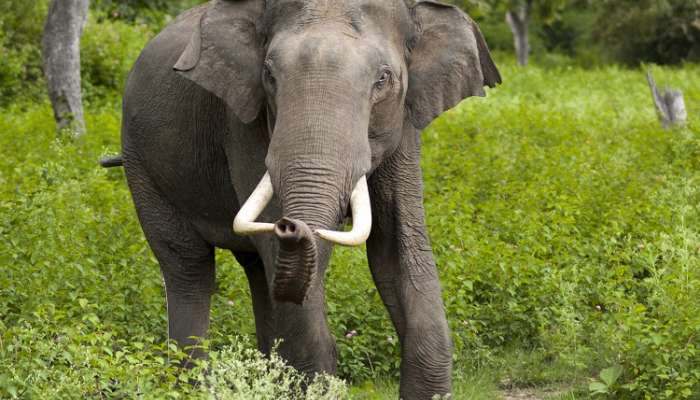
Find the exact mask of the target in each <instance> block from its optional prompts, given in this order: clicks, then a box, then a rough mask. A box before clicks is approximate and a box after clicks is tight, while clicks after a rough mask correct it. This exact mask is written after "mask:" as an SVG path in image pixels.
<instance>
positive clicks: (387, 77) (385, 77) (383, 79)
mask: <svg viewBox="0 0 700 400" xmlns="http://www.w3.org/2000/svg"><path fill="white" fill-rule="evenodd" d="M390 81H391V71H389V70H384V72H382V75H381V76H380V77H379V80H378V81H377V82H376V83H375V84H374V87H375V88H377V89H383V88H384V86H386V84H387V83H388V82H390Z"/></svg>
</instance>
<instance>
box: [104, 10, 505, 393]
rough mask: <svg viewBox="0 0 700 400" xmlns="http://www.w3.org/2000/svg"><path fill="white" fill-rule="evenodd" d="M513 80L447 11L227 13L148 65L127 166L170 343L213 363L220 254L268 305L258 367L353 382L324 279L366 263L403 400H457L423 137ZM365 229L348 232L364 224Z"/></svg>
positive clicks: (175, 39)
mask: <svg viewBox="0 0 700 400" xmlns="http://www.w3.org/2000/svg"><path fill="white" fill-rule="evenodd" d="M499 83H501V76H500V74H499V71H498V69H497V68H496V66H495V64H494V62H493V60H492V58H491V55H490V53H489V49H488V46H487V44H486V41H485V39H484V37H483V35H482V33H481V32H480V30H479V27H478V26H477V24H476V23H475V22H474V21H473V20H472V19H470V17H468V16H467V15H466V14H465V13H464V12H462V11H461V10H460V9H458V8H456V7H453V6H449V5H444V4H441V3H438V2H433V1H420V2H417V3H415V4H407V3H406V1H405V0H381V1H378V0H332V1H329V0H303V1H301V0H213V1H210V2H208V3H205V4H203V5H200V6H197V7H195V8H192V9H190V10H188V11H185V12H184V13H183V14H181V15H180V16H178V17H177V18H176V19H175V20H173V21H172V22H171V23H170V24H169V25H168V26H167V27H165V28H164V30H162V31H161V32H160V33H159V34H158V35H157V36H156V37H155V38H153V39H152V40H151V41H150V42H149V43H148V44H147V45H146V47H145V48H144V50H143V51H142V53H141V55H140V56H139V58H138V59H137V61H136V62H135V64H134V66H133V68H132V70H131V72H130V73H129V76H128V79H127V82H126V86H125V91H124V96H123V119H122V134H121V140H122V153H121V156H119V157H118V158H115V159H109V160H106V161H105V162H104V165H105V166H116V165H122V166H123V167H124V170H125V175H126V180H127V184H128V187H129V190H130V192H131V197H132V199H133V202H134V205H135V209H136V213H137V216H138V219H139V222H140V224H141V226H142V229H143V232H144V234H145V237H146V240H147V242H148V244H149V246H150V247H151V249H152V251H153V253H154V254H155V257H156V259H157V261H158V263H159V264H160V269H161V272H162V275H163V280H164V283H165V294H166V302H167V314H168V335H169V337H170V338H172V339H173V340H175V341H176V342H177V343H178V345H179V346H182V348H189V349H192V348H195V350H190V351H191V353H190V356H191V357H193V358H198V357H206V354H205V353H204V352H203V351H202V350H198V349H196V347H197V346H193V345H195V344H197V343H198V342H197V340H198V339H196V338H203V337H206V334H207V330H208V328H209V312H210V302H211V296H212V294H213V293H214V292H215V289H216V283H215V260H214V254H215V253H214V250H215V248H222V249H228V250H230V251H231V252H232V253H233V255H234V256H235V258H236V260H237V261H238V263H239V264H240V265H241V266H242V268H243V270H244V272H245V274H246V277H247V279H248V283H249V287H250V292H251V296H252V306H253V314H254V317H255V328H256V337H257V346H258V349H259V350H260V351H261V352H263V353H265V354H269V353H270V352H271V350H272V347H273V346H274V343H275V342H276V341H277V340H281V344H280V345H279V347H278V349H277V351H278V352H279V354H280V355H281V356H282V357H283V358H284V359H285V360H286V361H287V362H288V363H289V364H290V365H292V366H293V367H295V368H296V369H298V370H299V371H301V372H303V373H305V374H309V375H313V374H315V373H329V374H333V373H335V372H336V362H337V353H336V347H335V341H334V339H333V337H332V335H331V333H330V330H329V327H328V323H327V317H326V305H325V293H324V274H325V271H326V269H327V267H328V264H329V258H330V256H331V252H332V249H333V246H334V245H335V244H339V245H344V246H360V245H363V244H366V252H367V258H368V263H369V267H370V270H371V273H372V277H373V279H374V282H375V284H376V287H377V289H378V291H379V295H380V297H381V299H382V301H383V302H384V304H385V305H386V308H387V310H388V313H389V316H390V318H391V320H392V322H393V325H394V327H395V329H396V331H397V334H398V337H399V340H400V343H401V349H402V351H401V367H400V372H401V379H400V396H401V398H403V399H406V400H411V399H428V398H432V396H433V395H435V394H439V395H443V394H447V393H450V391H451V384H452V383H451V370H452V342H451V337H450V330H449V327H448V323H447V318H446V313H445V309H444V305H443V302H442V292H441V286H440V282H439V280H438V273H437V268H436V264H435V261H434V257H433V253H432V249H431V245H430V242H429V238H428V232H427V228H426V221H425V212H424V206H423V182H422V172H421V167H420V156H421V132H422V131H423V129H424V128H426V127H427V126H428V124H430V122H431V121H432V120H434V119H435V118H436V117H437V116H439V115H440V114H441V113H443V112H444V111H445V110H447V109H449V108H452V107H454V106H455V105H457V104H458V103H459V102H460V101H462V100H463V99H465V98H467V97H470V96H485V90H484V88H485V87H495V86H496V85H497V84H499ZM350 219H351V220H352V225H351V228H348V229H349V230H346V231H344V230H343V227H344V224H345V223H346V222H349V221H350Z"/></svg>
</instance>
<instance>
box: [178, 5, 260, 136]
mask: <svg viewBox="0 0 700 400" xmlns="http://www.w3.org/2000/svg"><path fill="white" fill-rule="evenodd" d="M264 7H265V2H264V1H263V0H215V1H214V2H212V3H211V5H210V6H209V9H208V10H207V11H206V12H205V13H204V14H203V15H202V17H201V20H200V21H199V25H198V27H197V28H196V29H195V31H194V33H193V34H192V37H191V38H190V42H189V44H188V45H187V47H186V48H185V50H184V52H183V53H182V55H181V56H180V59H179V60H178V61H177V63H176V64H175V66H174V67H173V68H174V69H175V71H178V73H179V74H180V75H182V76H184V77H185V78H187V79H190V80H191V81H193V82H195V83H197V84H198V85H199V86H201V87H203V88H204V89H206V90H208V91H209V92H211V93H213V94H214V95H216V96H217V97H219V98H221V99H222V100H224V101H225V102H226V104H227V105H228V106H229V107H231V109H232V110H233V111H234V112H235V113H236V115H237V116H238V118H239V119H240V120H241V121H243V122H244V123H249V122H251V121H253V120H254V119H255V118H256V117H257V115H258V112H259V111H260V108H261V106H262V103H263V100H264V91H263V87H262V82H261V79H260V74H261V68H262V57H263V56H262V45H261V40H260V38H259V35H258V29H257V24H258V21H259V19H260V18H261V16H262V14H263V11H264Z"/></svg>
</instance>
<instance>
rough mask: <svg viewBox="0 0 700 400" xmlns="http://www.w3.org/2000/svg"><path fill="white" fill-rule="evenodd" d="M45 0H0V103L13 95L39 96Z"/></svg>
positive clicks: (30, 98)
mask: <svg viewBox="0 0 700 400" xmlns="http://www.w3.org/2000/svg"><path fill="white" fill-rule="evenodd" d="M47 10H48V1H47V0H36V1H10V0H0V54H2V59H3V62H2V68H0V106H5V105H8V104H9V103H10V102H11V100H12V99H14V98H15V97H16V96H20V95H21V96H22V97H23V98H24V99H25V101H27V100H36V99H38V98H40V95H41V93H42V88H40V85H41V83H43V73H42V67H41V33H42V32H43V30H44V19H45V15H46V12H47Z"/></svg>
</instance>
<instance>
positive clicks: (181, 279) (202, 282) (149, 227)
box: [127, 169, 216, 366]
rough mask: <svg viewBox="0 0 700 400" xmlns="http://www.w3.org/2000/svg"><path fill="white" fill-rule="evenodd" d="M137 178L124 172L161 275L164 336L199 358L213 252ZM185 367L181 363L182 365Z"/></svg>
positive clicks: (213, 285) (205, 326)
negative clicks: (165, 309)
mask: <svg viewBox="0 0 700 400" xmlns="http://www.w3.org/2000/svg"><path fill="white" fill-rule="evenodd" d="M142 176H143V175H141V174H138V173H136V172H135V171H134V170H133V169H132V170H129V169H127V178H128V181H129V186H130V187H131V189H132V190H131V192H132V196H133V198H134V204H135V205H136V211H137V213H138V216H139V220H140V222H141V227H142V228H143V231H144V233H145V235H146V239H147V240H148V244H149V245H150V247H151V249H152V250H153V253H154V255H155V257H156V259H157V260H158V263H159V264H160V269H161V272H162V274H163V282H164V284H165V294H166V301H167V307H168V336H169V338H170V339H173V340H175V341H176V342H177V343H178V345H179V346H180V347H181V348H183V349H188V350H187V351H188V353H189V355H190V358H203V357H205V353H204V351H203V350H202V349H201V348H196V347H195V346H196V345H197V344H198V343H199V341H198V339H197V338H204V337H206V335H207V330H208V329H209V309H210V305H211V296H212V294H213V293H214V291H215V289H216V270H215V269H216V268H215V261H214V247H213V246H212V245H211V244H209V243H207V242H206V241H205V240H204V239H203V238H202V237H201V236H200V234H199V233H198V232H197V231H196V230H195V228H194V227H193V226H192V225H191V223H190V222H189V220H188V219H187V218H186V217H185V216H184V215H182V214H181V213H180V212H178V210H177V209H176V208H175V207H173V206H172V205H171V204H170V203H169V202H168V201H167V200H166V199H165V198H164V197H163V196H161V195H160V193H158V191H157V190H155V189H154V185H152V184H150V181H149V180H148V179H144V178H142ZM188 364H189V363H188V360H185V361H184V366H188Z"/></svg>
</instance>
